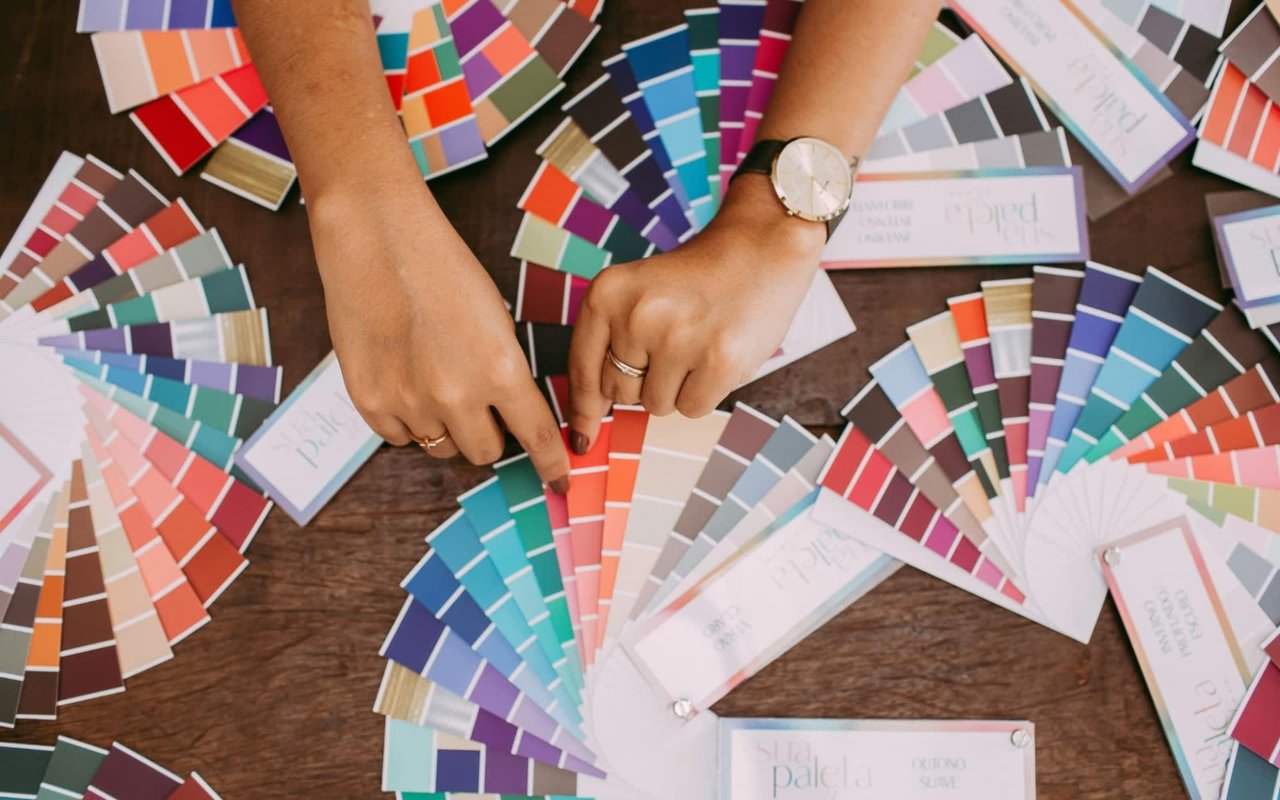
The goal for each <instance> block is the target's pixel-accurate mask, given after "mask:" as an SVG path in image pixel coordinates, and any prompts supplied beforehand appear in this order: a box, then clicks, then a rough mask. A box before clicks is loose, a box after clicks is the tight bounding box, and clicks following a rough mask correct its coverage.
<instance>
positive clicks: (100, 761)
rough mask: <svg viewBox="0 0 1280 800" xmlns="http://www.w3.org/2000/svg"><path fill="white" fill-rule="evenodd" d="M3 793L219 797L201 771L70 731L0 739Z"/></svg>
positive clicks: (92, 799) (104, 798)
mask: <svg viewBox="0 0 1280 800" xmlns="http://www.w3.org/2000/svg"><path fill="white" fill-rule="evenodd" d="M0 795H2V796H4V797H85V798H89V800H111V798H134V797H147V798H156V800H220V797H219V795H218V793H217V792H215V791H214V790H213V788H212V787H211V786H209V784H208V783H207V782H206V781H205V779H204V778H202V777H200V773H198V772H192V773H189V774H188V775H187V776H186V777H185V778H184V777H182V776H181V775H178V774H177V773H174V772H171V771H170V770H168V769H166V768H164V767H162V766H160V765H159V764H157V763H155V762H154V761H152V760H151V759H149V758H147V757H146V756H144V755H142V754H140V753H138V752H136V751H134V750H131V749H130V748H128V747H125V746H124V745H123V744H121V743H119V742H115V743H113V744H112V745H111V747H110V748H102V747H98V746H97V745H93V744H89V743H88V742H82V741H79V740H77V739H72V738H71V737H69V736H59V737H58V739H57V741H56V742H54V743H53V744H52V745H39V744H19V743H16V742H0Z"/></svg>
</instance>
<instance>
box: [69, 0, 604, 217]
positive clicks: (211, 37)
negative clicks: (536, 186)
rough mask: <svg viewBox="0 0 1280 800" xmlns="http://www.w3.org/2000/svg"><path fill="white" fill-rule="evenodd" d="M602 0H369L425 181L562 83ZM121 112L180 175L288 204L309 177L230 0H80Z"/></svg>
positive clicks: (82, 22) (471, 158)
mask: <svg viewBox="0 0 1280 800" xmlns="http://www.w3.org/2000/svg"><path fill="white" fill-rule="evenodd" d="M601 5H602V3H601V2H598V1H597V2H576V1H575V2H564V1H562V0H466V2H464V1H463V0H371V2H370V14H371V16H372V18H373V21H374V24H375V27H376V36H377V45H378V52H379V55H380V57H381V59H382V66H383V70H384V72H385V74H386V77H387V87H388V89H389V90H390V92H391V98H392V101H393V102H394V104H395V107H396V109H397V110H399V111H400V113H401V117H402V120H403V122H404V127H405V133H406V134H407V136H408V139H409V146H410V148H411V149H412V151H413V154H414V157H415V159H416V160H417V162H418V166H419V168H420V169H421V171H422V174H423V177H424V178H432V177H435V176H437V175H441V174H444V173H446V172H449V171H452V170H454V169H457V168H459V167H462V166H465V165H466V164H470V163H472V162H475V161H478V160H480V159H483V158H484V157H485V155H486V153H487V150H488V147H489V146H491V145H493V144H494V143H495V142H496V141H497V140H498V139H500V138H501V137H502V136H503V135H505V134H506V133H508V132H509V131H510V130H511V129H513V128H514V127H515V126H516V125H518V124H519V123H520V122H522V121H523V120H524V119H525V118H526V117H527V116H528V115H529V114H531V113H532V112H533V111H535V110H536V109H537V108H538V107H539V106H541V105H542V104H543V103H545V102H546V101H547V100H548V99H549V98H551V97H552V96H554V95H555V94H557V93H558V92H559V91H560V90H561V89H563V88H564V84H563V83H562V82H561V78H562V76H563V75H564V74H565V73H566V72H567V71H568V69H569V67H570V66H572V64H573V62H574V61H575V60H577V58H578V57H579V56H580V55H581V54H582V51H583V50H584V49H585V48H586V46H587V45H588V44H589V43H590V42H591V40H592V39H593V38H594V37H595V35H596V33H598V32H599V26H597V25H596V24H595V22H594V20H595V18H596V16H597V15H598V14H599V13H600V10H601ZM76 29H77V30H78V31H80V32H82V33H87V34H90V35H91V36H90V38H91V40H92V42H93V49H94V54H95V56H96V57H97V60H98V68H99V71H100V72H101V74H102V83H103V87H104V89H105V90H106V95H107V105H108V108H109V109H110V111H111V112H112V113H116V114H119V113H126V112H127V113H128V114H129V117H130V119H132V120H133V122H134V124H136V125H137V127H138V128H139V130H141V131H142V133H143V135H144V136H146V138H147V140H148V141H150V142H151V144H152V145H153V146H154V147H155V148H156V150H157V152H159V153H160V156H161V157H162V158H163V159H164V161H165V163H166V164H168V165H169V167H170V168H171V169H173V171H174V172H176V173H178V174H183V173H186V172H188V171H189V170H191V169H193V168H194V167H195V166H196V165H197V164H200V163H201V162H204V169H203V171H202V172H201V176H202V177H203V178H205V179H206V180H208V181H210V182H211V183H213V184H215V185H217V186H220V187H222V188H224V189H227V190H228V191H231V192H233V193H235V194H237V195H240V196H241V197H244V198H246V199H248V200H251V201H253V202H255V203H258V204H260V205H263V206H266V207H267V208H271V209H278V208H279V207H280V206H281V204H282V203H283V202H284V200H285V197H286V196H287V195H288V193H289V190H290V189H291V188H292V187H293V184H294V182H295V181H296V179H297V171H296V170H295V169H294V166H293V161H292V160H291V159H290V157H289V152H288V149H287V148H286V147H285V144H284V138H283V137H282V136H281V134H280V127H279V125H278V124H277V122H276V117H275V112H274V110H273V109H272V108H271V106H270V105H269V99H268V97H267V93H266V90H265V89H264V88H263V86H262V83H261V81H260V80H259V78H258V75H257V72H256V71H255V69H254V67H253V64H252V61H251V59H250V55H249V52H248V50H247V49H246V48H245V45H244V41H243V39H242V38H241V37H240V32H239V30H238V29H237V28H236V21H235V16H234V14H233V12H232V8H231V4H230V3H229V2H225V0H195V2H186V1H185V0H81V2H80V14H79V17H78V20H77V28H76Z"/></svg>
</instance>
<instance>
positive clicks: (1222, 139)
mask: <svg viewBox="0 0 1280 800" xmlns="http://www.w3.org/2000/svg"><path fill="white" fill-rule="evenodd" d="M1220 49H1221V54H1222V59H1221V61H1220V63H1219V64H1218V66H1217V69H1216V72H1215V76H1214V80H1213V94H1212V96H1211V97H1210V99H1209V105H1208V111H1207V113H1206V114H1205V115H1204V118H1203V119H1202V120H1201V122H1200V128H1199V138H1200V140H1199V142H1198V143H1197V144H1196V150H1195V158H1194V162H1193V163H1195V164H1196V166H1199V167H1201V168H1203V169H1206V170H1209V171H1210V172H1214V173H1217V174H1219V175H1222V176H1223V177H1226V178H1230V179H1231V180H1233V181H1236V182H1237V183H1241V184H1244V185H1245V186H1249V187H1251V188H1253V189H1257V190H1259V191H1262V192H1267V193H1268V194H1271V195H1280V175H1277V173H1278V172H1280V109H1277V108H1276V101H1277V100H1280V71H1277V70H1276V68H1275V58H1276V54H1277V53H1280V23H1277V21H1276V18H1275V16H1274V14H1273V13H1272V12H1271V11H1270V10H1269V9H1268V8H1267V7H1266V5H1265V4H1263V3H1257V4H1256V7H1254V8H1253V10H1252V12H1251V13H1250V14H1249V15H1248V16H1247V17H1246V18H1245V20H1244V22H1243V23H1241V25H1240V27H1238V28H1237V29H1236V30H1234V31H1232V32H1231V33H1230V34H1229V35H1228V36H1227V37H1226V38H1225V39H1224V40H1223V41H1222V43H1221V47H1220Z"/></svg>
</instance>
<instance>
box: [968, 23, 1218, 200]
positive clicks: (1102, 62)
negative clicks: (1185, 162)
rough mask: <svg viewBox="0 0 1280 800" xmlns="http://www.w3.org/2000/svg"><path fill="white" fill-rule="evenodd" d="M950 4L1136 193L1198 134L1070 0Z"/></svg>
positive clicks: (1103, 163)
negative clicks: (1088, 21)
mask: <svg viewBox="0 0 1280 800" xmlns="http://www.w3.org/2000/svg"><path fill="white" fill-rule="evenodd" d="M951 7H952V8H953V9H954V10H955V11H956V13H957V14H959V15H960V17H961V18H962V19H963V20H964V21H965V22H966V23H968V24H969V26H971V27H972V28H973V29H974V30H976V31H977V32H978V33H980V34H981V35H982V38H984V39H986V41H987V43H988V44H989V45H991V49H993V50H995V51H996V52H997V53H999V54H1000V56H1001V57H1002V58H1003V59H1004V60H1005V61H1006V62H1008V63H1009V65H1010V66H1012V67H1013V69H1014V70H1015V71H1016V72H1018V73H1020V74H1022V75H1023V76H1024V77H1026V78H1027V80H1029V81H1030V82H1031V85H1032V86H1033V87H1034V88H1035V90H1036V94H1038V95H1039V96H1040V99H1041V100H1042V101H1044V103H1045V105H1047V106H1049V108H1051V109H1052V110H1053V112H1054V113H1055V114H1056V115H1057V116H1058V118H1059V119H1061V120H1062V123H1063V124H1064V125H1066V126H1067V128H1068V129H1069V130H1070V131H1071V132H1072V133H1073V134H1075V136H1076V138H1077V139H1079V140H1080V142H1081V144H1083V145H1084V146H1085V148H1086V149H1088V151H1089V152H1090V153H1091V154H1092V155H1093V156H1094V158H1096V159H1098V161H1099V163H1101V164H1102V166H1103V167H1105V168H1106V170H1107V172H1109V173H1111V176H1112V177H1113V178H1115V179H1116V181H1117V182H1118V183H1119V184H1120V185H1121V186H1122V187H1124V189H1125V191H1127V192H1129V193H1130V194H1133V193H1134V192H1136V191H1137V190H1138V189H1139V188H1141V187H1142V185H1143V184H1144V183H1146V182H1147V181H1148V180H1149V179H1150V178H1152V177H1153V176H1154V175H1155V174H1156V173H1157V172H1159V171H1160V169H1161V168H1162V167H1164V166H1165V165H1166V164H1168V163H1169V162H1170V161H1172V160H1173V158H1174V157H1175V156H1177V155H1178V153H1181V152H1182V151H1183V150H1184V149H1186V147H1187V146H1188V145H1190V144H1191V142H1192V141H1194V140H1195V129H1194V128H1193V127H1192V126H1191V123H1190V122H1189V121H1187V119H1186V118H1185V117H1183V116H1182V113H1181V112H1180V111H1178V109H1177V108H1176V107H1175V106H1174V105H1173V103H1172V102H1171V101H1170V100H1169V99H1168V98H1166V97H1165V96H1164V95H1163V94H1162V93H1161V92H1160V90H1159V89H1158V88H1157V87H1156V86H1154V85H1153V84H1152V83H1151V82H1150V81H1149V80H1147V78H1146V77H1145V76H1144V75H1143V74H1142V72H1141V71H1140V70H1139V69H1138V68H1137V67H1136V66H1135V65H1134V64H1133V63H1132V62H1130V61H1129V60H1128V59H1126V58H1124V57H1123V56H1121V55H1119V54H1118V53H1117V52H1115V51H1113V50H1112V49H1110V48H1109V47H1108V46H1107V45H1106V44H1105V43H1104V42H1103V41H1102V39H1101V38H1100V37H1099V36H1098V35H1097V34H1096V33H1095V32H1094V31H1093V29H1091V28H1090V27H1089V25H1088V24H1086V23H1085V21H1084V18H1083V16H1082V15H1081V14H1079V13H1078V11H1077V10H1076V9H1075V7H1074V6H1073V5H1072V4H1071V2H1070V0H952V2H951Z"/></svg>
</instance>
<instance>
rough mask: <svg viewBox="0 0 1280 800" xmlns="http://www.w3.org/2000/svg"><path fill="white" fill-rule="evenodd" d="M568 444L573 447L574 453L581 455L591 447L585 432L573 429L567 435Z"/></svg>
mask: <svg viewBox="0 0 1280 800" xmlns="http://www.w3.org/2000/svg"><path fill="white" fill-rule="evenodd" d="M569 446H570V447H572V448H573V452H574V453H577V454H578V455H580V456H583V455H586V454H587V451H588V450H590V449H591V440H590V439H588V438H587V435H586V434H585V433H579V432H578V431H574V432H573V433H572V434H571V435H570V436H569Z"/></svg>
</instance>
